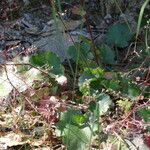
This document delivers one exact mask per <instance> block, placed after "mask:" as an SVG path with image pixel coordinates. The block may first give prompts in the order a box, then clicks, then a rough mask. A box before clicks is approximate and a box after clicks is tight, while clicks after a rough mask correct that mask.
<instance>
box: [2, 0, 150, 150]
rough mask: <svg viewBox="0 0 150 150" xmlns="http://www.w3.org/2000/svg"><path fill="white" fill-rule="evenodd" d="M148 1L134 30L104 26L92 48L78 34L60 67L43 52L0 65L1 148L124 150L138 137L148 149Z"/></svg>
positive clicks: (56, 59) (53, 56) (118, 25)
mask: <svg viewBox="0 0 150 150" xmlns="http://www.w3.org/2000/svg"><path fill="white" fill-rule="evenodd" d="M148 3H149V0H145V2H144V4H143V5H142V7H141V11H140V14H139V18H138V21H137V23H138V25H137V31H131V29H130V25H129V24H128V23H127V22H126V21H125V22H123V23H120V22H117V23H114V24H113V25H111V26H110V27H109V28H108V31H107V33H106V37H105V40H104V41H105V42H104V43H102V44H100V45H95V44H94V43H93V40H89V39H87V38H85V37H84V36H80V37H79V41H78V42H75V43H74V45H72V46H70V47H69V48H68V49H66V51H65V54H66V56H67V59H66V60H65V61H64V62H62V61H61V59H60V58H59V57H58V56H57V55H56V54H55V53H54V52H51V51H46V52H36V53H34V54H31V55H28V56H25V57H21V58H20V57H16V58H15V59H14V60H13V62H7V63H5V64H0V67H1V78H0V104H1V105H2V107H0V108H1V111H0V128H1V129H0V136H2V135H3V136H4V137H3V138H4V139H5V140H8V139H10V141H9V140H8V141H9V142H10V145H9V144H8V146H9V147H12V148H14V149H36V148H40V147H44V146H47V147H50V148H52V149H58V148H60V149H66V150H88V149H89V150H90V149H92V150H97V149H103V150H105V149H111V150H113V149H118V150H128V149H135V148H136V145H135V144H134V143H133V141H132V140H134V137H136V135H138V134H140V135H141V134H142V136H143V139H144V140H143V141H144V143H145V144H144V143H143V149H145V148H147V147H150V134H149V132H150V128H149V123H150V67H149V66H150V47H149V41H150V36H149V34H150V26H149V24H150V20H148V19H147V20H146V23H144V21H145V20H144V21H143V22H142V18H143V16H144V15H146V14H144V9H145V8H146V7H147V6H148V5H149V4H148ZM53 7H54V6H53ZM54 11H56V10H54ZM141 49H142V50H141ZM7 133H9V134H8V135H9V136H7ZM12 137H16V138H12ZM17 138H19V140H18V139H17ZM15 139H17V141H15ZM1 141H2V138H0V143H1ZM146 145H147V147H146Z"/></svg>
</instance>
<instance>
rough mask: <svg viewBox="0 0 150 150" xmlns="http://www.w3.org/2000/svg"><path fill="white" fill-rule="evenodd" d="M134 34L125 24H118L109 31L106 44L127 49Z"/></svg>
mask: <svg viewBox="0 0 150 150" xmlns="http://www.w3.org/2000/svg"><path fill="white" fill-rule="evenodd" d="M131 37H132V34H131V32H130V30H129V28H128V26H127V24H125V23H118V24H115V25H113V26H111V27H110V28H109V30H108V33H107V37H106V42H107V44H109V45H111V46H114V45H115V46H117V47H121V48H122V47H126V46H128V42H129V41H130V40H131Z"/></svg>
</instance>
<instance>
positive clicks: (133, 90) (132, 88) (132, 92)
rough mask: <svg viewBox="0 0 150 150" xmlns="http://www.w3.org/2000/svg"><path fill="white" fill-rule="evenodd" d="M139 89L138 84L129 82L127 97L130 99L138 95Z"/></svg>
mask: <svg viewBox="0 0 150 150" xmlns="http://www.w3.org/2000/svg"><path fill="white" fill-rule="evenodd" d="M140 93H141V92H140V89H139V87H138V86H136V85H135V84H130V85H129V86H128V93H127V94H128V97H129V98H131V99H134V98H136V97H137V96H139V95H140Z"/></svg>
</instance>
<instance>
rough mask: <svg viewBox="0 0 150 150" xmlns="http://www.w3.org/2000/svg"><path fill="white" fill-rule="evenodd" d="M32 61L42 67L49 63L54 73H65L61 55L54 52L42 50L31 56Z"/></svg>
mask: <svg viewBox="0 0 150 150" xmlns="http://www.w3.org/2000/svg"><path fill="white" fill-rule="evenodd" d="M30 62H31V63H32V64H33V65H36V66H40V67H42V66H43V65H46V64H47V65H49V66H50V67H51V72H52V73H54V74H63V69H62V66H61V62H60V59H59V57H58V56H57V55H56V54H55V53H53V52H42V53H38V54H35V55H33V56H31V58H30Z"/></svg>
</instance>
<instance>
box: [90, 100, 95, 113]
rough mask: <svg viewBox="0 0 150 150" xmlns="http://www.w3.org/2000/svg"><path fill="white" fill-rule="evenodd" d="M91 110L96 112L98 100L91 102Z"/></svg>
mask: <svg viewBox="0 0 150 150" xmlns="http://www.w3.org/2000/svg"><path fill="white" fill-rule="evenodd" d="M88 109H89V110H90V111H92V112H94V110H95V109H96V102H95V101H91V102H90V103H89V108H88Z"/></svg>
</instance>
